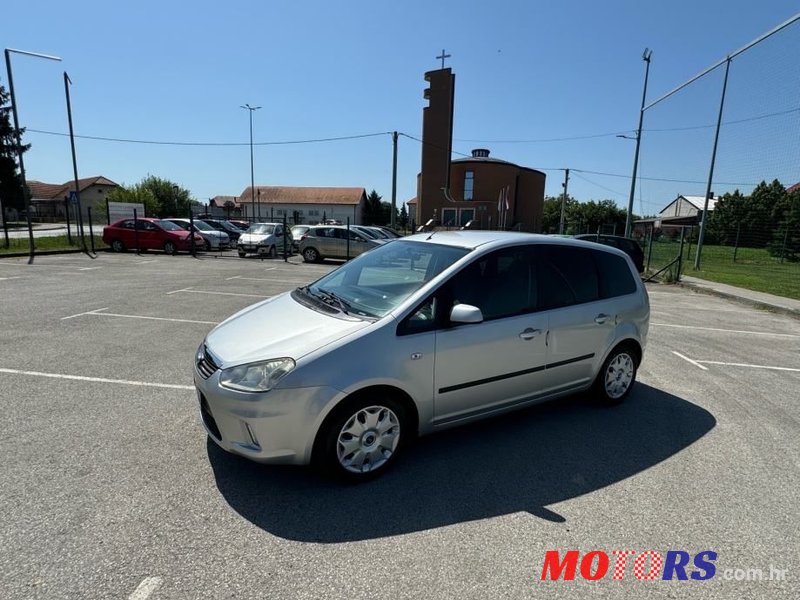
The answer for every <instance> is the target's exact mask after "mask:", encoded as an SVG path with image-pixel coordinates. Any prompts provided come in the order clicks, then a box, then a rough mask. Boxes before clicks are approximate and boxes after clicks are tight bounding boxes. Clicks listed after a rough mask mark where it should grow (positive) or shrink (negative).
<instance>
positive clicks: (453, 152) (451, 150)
mask: <svg viewBox="0 0 800 600" xmlns="http://www.w3.org/2000/svg"><path fill="white" fill-rule="evenodd" d="M398 135H402V136H403V137H407V138H408V139H410V140H414V141H415V142H419V143H420V144H422V145H424V146H429V147H431V148H436V149H437V150H447V148H445V147H444V146H439V145H438V144H432V143H431V142H425V141H423V140H421V139H419V138H416V137H414V136H413V135H408V134H407V133H402V132H399V133H398ZM450 153H451V154H458V155H459V156H465V157H467V158H469V157H471V156H472V154H464V153H463V152H458V151H456V150H453V149H452V148H450Z"/></svg>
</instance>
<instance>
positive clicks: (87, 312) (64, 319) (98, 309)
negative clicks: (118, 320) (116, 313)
mask: <svg viewBox="0 0 800 600" xmlns="http://www.w3.org/2000/svg"><path fill="white" fill-rule="evenodd" d="M101 310H108V307H107V306H106V307H105V308H95V309H94V310H87V311H86V312H82V313H78V314H77V315H70V316H68V317H61V320H62V321H66V320H67V319H74V318H75V317H82V316H83V315H91V314H94V313H96V312H100V311H101Z"/></svg>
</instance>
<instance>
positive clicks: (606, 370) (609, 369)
mask: <svg viewBox="0 0 800 600" xmlns="http://www.w3.org/2000/svg"><path fill="white" fill-rule="evenodd" d="M638 356H639V354H638V352H636V350H635V349H634V348H633V346H631V345H630V344H620V345H619V346H617V347H616V348H614V349H613V350H612V351H611V352H610V353H609V355H608V357H607V358H606V360H605V361H604V362H603V366H602V368H601V369H600V372H599V373H598V374H597V378H596V379H595V381H594V385H593V390H592V391H593V392H594V396H595V398H597V400H598V402H600V403H601V404H604V405H607V406H613V405H615V404H620V403H621V402H623V401H624V400H625V398H627V397H628V396H629V395H630V393H631V390H632V389H633V384H634V383H635V382H636V371H637V370H638V368H639V364H638V363H639V358H638Z"/></svg>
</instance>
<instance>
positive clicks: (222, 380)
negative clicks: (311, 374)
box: [219, 358, 295, 392]
mask: <svg viewBox="0 0 800 600" xmlns="http://www.w3.org/2000/svg"><path fill="white" fill-rule="evenodd" d="M294 366H295V362H294V360H292V359H291V358H273V359H270V360H265V361H261V362H256V363H250V364H247V365H240V366H238V367H231V368H230V369H223V370H222V372H221V373H220V376H219V384H220V385H221V386H223V387H226V388H230V389H232V390H238V391H240V392H268V391H269V390H271V389H272V388H274V387H275V386H276V385H277V383H278V382H279V381H280V380H281V379H283V377H284V376H285V375H287V374H288V373H289V371H291V370H292V369H294Z"/></svg>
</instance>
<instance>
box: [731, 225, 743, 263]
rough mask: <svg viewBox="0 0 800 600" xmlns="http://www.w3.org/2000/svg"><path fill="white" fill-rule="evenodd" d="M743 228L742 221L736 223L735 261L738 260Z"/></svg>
mask: <svg viewBox="0 0 800 600" xmlns="http://www.w3.org/2000/svg"><path fill="white" fill-rule="evenodd" d="M741 230H742V224H741V222H740V223H737V224H736V241H735V242H734V244H733V262H736V254H737V253H738V251H739V233H740V232H741Z"/></svg>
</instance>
